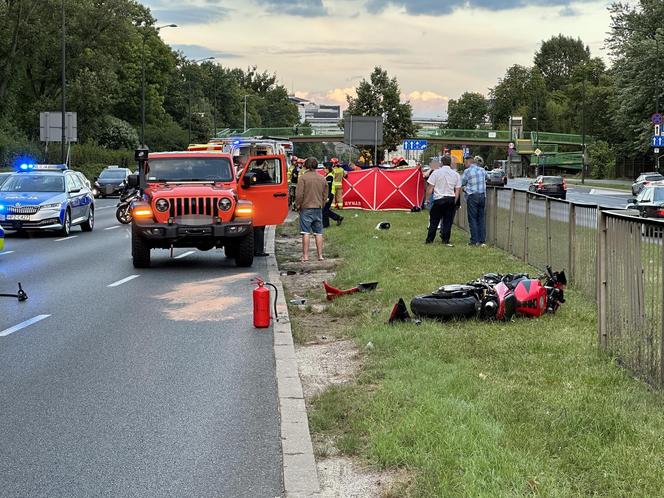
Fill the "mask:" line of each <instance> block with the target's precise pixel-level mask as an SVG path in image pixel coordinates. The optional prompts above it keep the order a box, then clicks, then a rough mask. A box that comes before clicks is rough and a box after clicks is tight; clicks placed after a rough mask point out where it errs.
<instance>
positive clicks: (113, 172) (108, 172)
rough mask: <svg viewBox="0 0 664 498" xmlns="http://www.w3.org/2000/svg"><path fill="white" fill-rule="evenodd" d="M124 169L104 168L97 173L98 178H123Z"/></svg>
mask: <svg viewBox="0 0 664 498" xmlns="http://www.w3.org/2000/svg"><path fill="white" fill-rule="evenodd" d="M125 174H126V172H125V170H124V169H105V170H104V171H102V172H101V174H100V175H99V178H101V179H103V180H106V179H123V178H124V177H125Z"/></svg>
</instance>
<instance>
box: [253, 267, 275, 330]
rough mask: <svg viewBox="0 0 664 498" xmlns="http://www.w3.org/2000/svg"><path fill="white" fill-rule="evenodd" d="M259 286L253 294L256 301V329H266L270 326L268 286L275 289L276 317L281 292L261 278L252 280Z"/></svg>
mask: <svg viewBox="0 0 664 498" xmlns="http://www.w3.org/2000/svg"><path fill="white" fill-rule="evenodd" d="M252 282H253V283H255V284H256V285H257V287H256V288H255V289H254V292H253V299H254V327H256V328H259V329H264V328H267V327H269V326H270V318H271V316H270V290H269V289H268V288H266V286H267V285H269V286H270V287H272V288H273V289H274V293H275V295H274V317H275V318H276V316H277V297H278V296H279V291H278V290H277V288H276V287H275V286H274V285H273V284H271V283H270V282H266V281H265V280H263V279H262V278H260V277H256V278H255V279H254V280H252Z"/></svg>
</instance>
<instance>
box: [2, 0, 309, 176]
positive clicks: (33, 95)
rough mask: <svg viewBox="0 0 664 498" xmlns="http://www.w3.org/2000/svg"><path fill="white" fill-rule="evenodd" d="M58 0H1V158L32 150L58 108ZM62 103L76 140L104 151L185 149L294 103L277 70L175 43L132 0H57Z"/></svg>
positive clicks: (283, 116) (278, 121)
mask: <svg viewBox="0 0 664 498" xmlns="http://www.w3.org/2000/svg"><path fill="white" fill-rule="evenodd" d="M61 4H62V0H0V116H2V117H3V119H2V120H1V121H0V163H4V164H6V163H7V162H9V160H10V158H11V157H12V155H15V154H18V153H24V152H25V151H26V150H28V151H32V152H34V153H38V152H39V145H38V142H37V140H38V139H39V113H40V112H44V111H59V110H60V108H61V107H60V98H61V92H62V85H61V81H60V78H61V76H60V71H61V49H60V37H61ZM64 4H65V12H66V49H67V59H66V61H67V63H66V74H67V87H66V91H67V111H75V112H77V113H78V139H79V142H80V143H82V144H86V145H87V146H88V149H89V148H90V146H97V147H99V148H104V149H123V148H129V149H131V148H133V147H135V146H136V145H138V142H139V132H140V128H141V95H142V91H141V90H142V85H141V83H142V69H143V68H144V69H145V108H146V112H145V115H146V128H145V142H146V143H147V144H148V145H149V146H150V147H151V148H152V149H155V150H159V149H162V150H163V149H182V148H183V147H186V145H187V144H188V143H189V142H200V141H207V139H208V138H209V137H210V136H211V135H212V134H213V133H214V132H215V130H217V131H218V130H221V129H224V128H242V127H243V125H244V103H245V96H247V98H246V107H247V126H248V127H279V126H291V125H293V124H295V123H297V122H298V121H299V115H298V111H297V107H296V106H295V105H294V104H293V103H292V102H290V101H289V99H288V92H287V90H286V88H285V87H284V86H283V85H281V84H279V82H278V81H277V78H276V76H275V75H274V74H269V73H267V72H261V71H259V70H258V69H257V68H256V67H250V68H248V69H246V70H242V69H238V68H229V67H224V66H223V65H221V64H217V63H215V62H214V61H212V60H205V61H195V60H192V59H190V58H187V57H186V56H184V55H183V54H182V53H179V52H177V51H174V50H173V49H172V48H171V47H169V46H168V45H167V44H165V43H164V42H163V41H162V39H161V38H160V36H159V28H160V26H158V25H157V24H156V20H155V18H154V17H153V16H152V14H151V12H150V10H149V8H147V7H146V6H144V5H142V4H140V3H139V2H138V1H136V0H105V1H103V2H100V1H97V0H64Z"/></svg>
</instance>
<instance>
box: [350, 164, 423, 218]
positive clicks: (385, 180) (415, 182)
mask: <svg viewBox="0 0 664 498" xmlns="http://www.w3.org/2000/svg"><path fill="white" fill-rule="evenodd" d="M423 198H424V179H423V177H422V171H421V170H420V169H419V168H408V169H398V170H384V169H379V168H372V169H370V170H363V171H351V172H349V173H348V176H347V178H345V179H344V194H343V201H344V207H348V208H356V209H369V210H373V211H378V210H380V211H383V210H408V211H409V210H410V209H411V208H413V207H415V206H421V205H422V199H423Z"/></svg>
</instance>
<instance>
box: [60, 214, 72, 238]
mask: <svg viewBox="0 0 664 498" xmlns="http://www.w3.org/2000/svg"><path fill="white" fill-rule="evenodd" d="M70 233H71V213H70V212H69V209H67V210H66V211H65V220H64V222H63V223H62V228H61V229H60V235H62V236H64V237H69V234H70Z"/></svg>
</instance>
